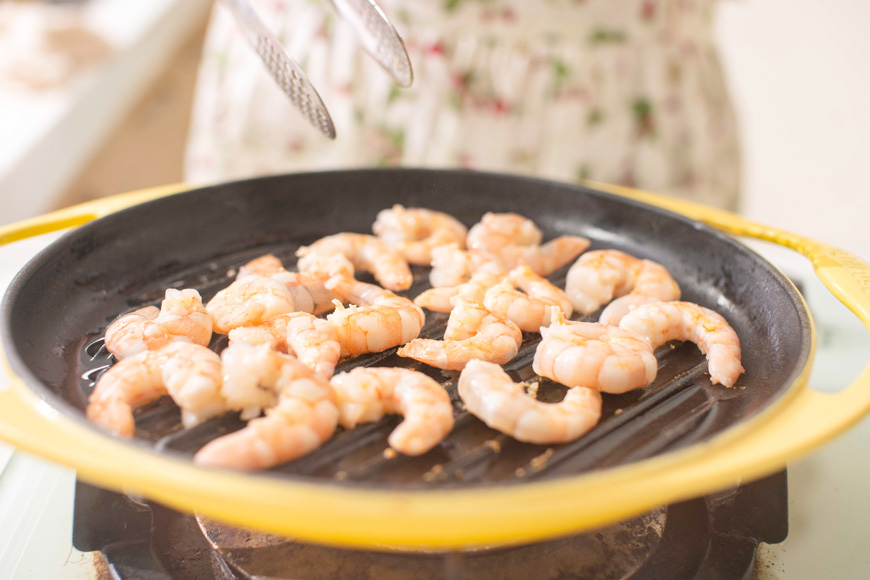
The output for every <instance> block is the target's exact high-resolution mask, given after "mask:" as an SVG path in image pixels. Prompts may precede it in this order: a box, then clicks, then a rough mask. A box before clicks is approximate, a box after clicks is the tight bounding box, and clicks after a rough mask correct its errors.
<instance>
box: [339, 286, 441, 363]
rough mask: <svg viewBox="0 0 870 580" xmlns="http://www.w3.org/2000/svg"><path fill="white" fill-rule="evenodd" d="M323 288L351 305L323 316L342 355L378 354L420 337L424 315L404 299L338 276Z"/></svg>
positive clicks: (340, 307)
mask: <svg viewBox="0 0 870 580" xmlns="http://www.w3.org/2000/svg"><path fill="white" fill-rule="evenodd" d="M326 286H327V288H329V289H331V290H332V291H334V292H335V293H336V294H338V295H339V296H341V297H342V299H343V300H344V301H345V302H350V303H351V305H350V306H348V307H344V306H341V304H340V303H339V304H338V305H337V308H336V309H335V311H334V312H333V313H332V314H330V315H328V316H327V317H326V320H328V321H329V323H330V324H332V326H333V328H335V331H336V333H337V334H338V342H339V343H340V344H341V356H356V355H358V354H362V353H365V352H381V351H384V350H387V349H388V348H392V347H394V346H399V345H400V344H405V343H407V342H408V341H409V340H411V339H413V338H416V337H417V336H419V335H420V330H421V329H422V328H423V323H424V322H425V320H426V316H425V315H424V314H423V310H422V309H421V308H420V307H419V306H417V305H416V304H414V303H413V302H411V301H410V300H408V299H407V298H403V297H401V296H397V295H396V294H393V293H392V292H390V291H389V290H384V289H383V288H381V287H380V286H375V285H374V284H366V283H365V282H358V281H356V280H353V279H348V278H342V277H341V276H336V277H334V278H332V279H331V280H330V281H329V282H327V285H326Z"/></svg>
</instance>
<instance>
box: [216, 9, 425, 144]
mask: <svg viewBox="0 0 870 580" xmlns="http://www.w3.org/2000/svg"><path fill="white" fill-rule="evenodd" d="M330 2H331V4H332V6H333V8H334V9H335V11H336V12H337V13H338V15H339V16H340V17H341V18H343V19H344V20H346V21H347V22H348V23H349V24H350V25H351V26H352V27H353V28H354V30H355V31H356V33H357V35H358V37H359V40H360V42H361V43H362V46H363V49H364V50H365V51H366V52H367V53H368V54H369V55H370V56H371V57H372V58H374V59H375V60H376V61H377V62H378V64H380V65H381V67H383V69H384V70H386V71H387V72H388V73H389V74H390V76H392V77H393V79H394V80H395V81H396V83H397V84H398V85H399V86H401V87H409V86H411V83H412V82H413V80H414V73H413V71H412V70H411V60H410V59H409V58H408V52H407V50H405V43H404V42H402V39H401V38H400V37H399V34H398V33H397V32H396V29H395V28H394V27H393V25H392V24H390V21H389V20H388V19H387V17H386V16H385V15H384V12H383V10H381V8H380V7H379V6H378V5H377V4H376V3H375V2H374V0H330ZM224 3H225V4H226V5H227V6H228V7H229V8H230V10H231V11H232V13H233V16H234V17H235V19H236V21H237V22H238V23H239V26H241V28H242V31H243V32H244V34H245V38H247V40H248V42H249V43H251V46H253V47H254V49H255V50H256V51H257V54H259V55H260V58H261V59H263V63H265V65H266V68H267V69H269V72H270V73H271V74H272V77H273V78H274V79H275V82H277V83H278V86H280V87H281V90H283V91H284V93H285V94H286V95H287V96H288V97H290V100H291V101H292V102H293V104H294V105H296V108H297V109H299V110H300V111H301V112H302V114H303V115H305V118H306V119H308V121H309V122H310V123H311V124H312V125H314V126H315V127H317V128H318V129H320V131H321V132H322V133H323V134H324V135H326V136H327V137H329V138H330V139H335V126H334V125H333V124H332V117H330V115H329V111H328V110H327V109H326V106H325V105H324V104H323V101H322V100H321V98H320V95H319V94H317V90H316V89H315V88H314V85H312V84H311V81H309V80H308V76H307V75H306V74H305V72H304V71H303V70H302V68H301V67H300V66H299V65H298V64H297V63H296V61H294V60H293V59H292V58H290V56H288V55H287V53H286V52H285V51H284V48H283V47H282V46H281V43H279V42H278V41H277V40H276V39H275V37H274V36H273V35H272V33H271V32H269V29H268V28H266V26H265V25H264V24H263V21H262V20H260V17H259V16H257V13H256V12H254V10H253V8H251V5H250V4H249V3H248V0H224Z"/></svg>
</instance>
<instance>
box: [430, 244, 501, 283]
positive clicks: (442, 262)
mask: <svg viewBox="0 0 870 580" xmlns="http://www.w3.org/2000/svg"><path fill="white" fill-rule="evenodd" d="M488 261H490V260H489V259H488V258H486V256H484V255H482V254H478V253H474V252H468V251H466V250H463V249H462V248H461V247H460V246H459V244H446V245H443V246H437V247H435V248H432V271H430V272H429V283H430V284H431V285H432V287H433V288H442V287H449V286H459V285H460V284H464V283H465V282H468V281H469V280H470V279H471V276H472V275H473V274H474V273H475V272H477V271H478V269H479V268H480V267H481V266H483V265H484V264H485V263H486V262H488Z"/></svg>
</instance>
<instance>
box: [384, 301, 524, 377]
mask: <svg viewBox="0 0 870 580" xmlns="http://www.w3.org/2000/svg"><path fill="white" fill-rule="evenodd" d="M454 300H455V307H454V308H453V311H452V312H451V313H450V318H448V319H447V328H446V329H445V331H444V340H432V339H428V338H425V339H424V338H417V339H415V340H412V341H411V342H409V343H408V344H406V345H405V346H403V347H402V348H400V349H399V350H398V355H399V356H404V357H408V358H412V359H415V360H418V361H420V362H424V363H426V364H428V365H432V366H433V367H438V368H440V369H448V370H462V369H463V368H465V365H466V364H468V361H470V360H473V359H481V360H487V361H492V362H495V363H498V364H504V363H506V362H508V361H509V360H511V359H512V358H514V357H515V356H517V353H518V352H519V348H520V345H521V344H522V342H523V333H522V332H521V331H520V329H519V328H518V327H517V325H516V324H514V323H513V322H511V321H510V320H509V319H508V318H506V317H504V316H501V315H499V314H493V313H492V312H490V311H489V310H487V309H486V308H484V306H483V305H482V304H478V303H476V302H470V301H468V300H465V299H463V298H459V297H457V298H455V299H454Z"/></svg>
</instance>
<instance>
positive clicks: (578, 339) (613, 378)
mask: <svg viewBox="0 0 870 580" xmlns="http://www.w3.org/2000/svg"><path fill="white" fill-rule="evenodd" d="M553 316H554V320H553V323H552V324H551V325H550V326H549V327H548V328H542V329H541V335H542V336H543V340H541V342H540V344H538V348H537V350H536V351H535V359H534V361H533V363H532V370H534V371H535V372H536V373H538V374H539V375H541V376H543V377H547V378H549V379H552V380H554V381H556V382H558V383H562V384H563V385H565V386H567V387H589V388H591V389H597V390H599V391H604V392H605V393H614V394H620V393H625V392H627V391H630V390H632V389H637V388H640V387H644V386H646V385H648V384H650V383H651V382H652V381H653V379H655V377H656V373H657V371H658V363H657V361H656V357H655V355H654V354H653V349H652V347H650V345H649V344H647V342H646V341H645V340H644V339H643V337H642V336H640V335H638V334H635V333H633V332H629V331H627V330H623V329H621V328H617V327H615V326H606V325H604V324H597V323H594V322H566V321H565V319H564V318H562V316H561V315H560V314H559V313H558V312H557V311H555V309H554V310H553Z"/></svg>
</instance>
